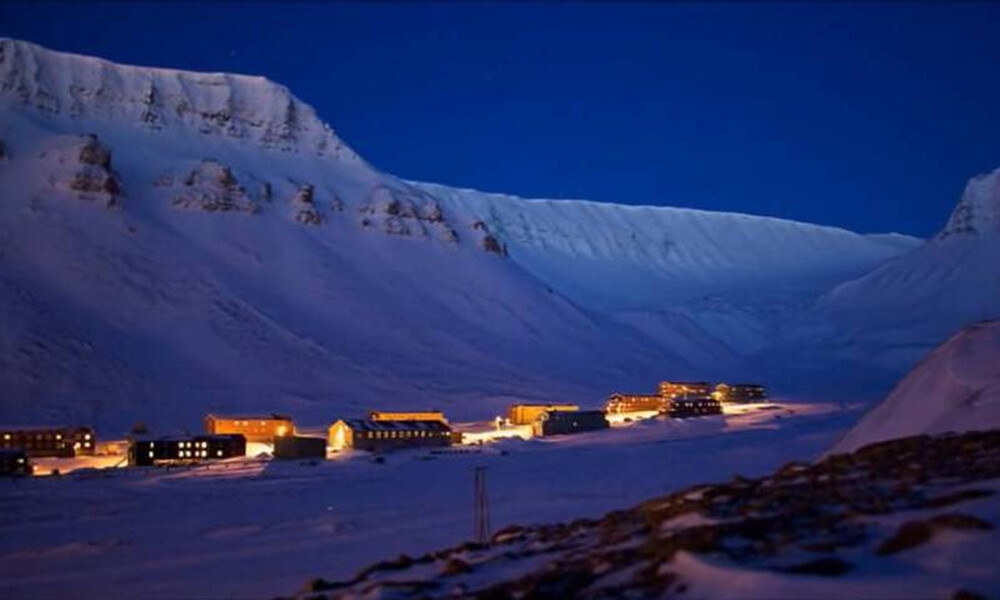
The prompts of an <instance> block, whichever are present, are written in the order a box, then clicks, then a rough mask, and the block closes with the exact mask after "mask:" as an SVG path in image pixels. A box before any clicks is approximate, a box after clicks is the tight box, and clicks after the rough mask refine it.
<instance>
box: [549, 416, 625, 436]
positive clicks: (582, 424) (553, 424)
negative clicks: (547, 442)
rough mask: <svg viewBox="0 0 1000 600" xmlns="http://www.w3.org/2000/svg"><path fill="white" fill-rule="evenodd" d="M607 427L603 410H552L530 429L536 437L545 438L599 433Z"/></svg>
mask: <svg viewBox="0 0 1000 600" xmlns="http://www.w3.org/2000/svg"><path fill="white" fill-rule="evenodd" d="M609 426H610V425H608V420H607V418H606V417H605V416H604V411H603V410H579V411H571V412H567V411H558V410H554V411H549V412H547V413H544V414H542V415H541V416H540V417H538V420H536V421H535V422H534V423H533V424H532V426H531V429H532V431H533V432H534V434H535V435H537V436H546V435H562V434H567V433H582V432H584V431H599V430H601V429H607V428H608V427H609Z"/></svg>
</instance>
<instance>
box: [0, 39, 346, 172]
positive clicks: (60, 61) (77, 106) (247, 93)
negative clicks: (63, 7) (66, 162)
mask: <svg viewBox="0 0 1000 600" xmlns="http://www.w3.org/2000/svg"><path fill="white" fill-rule="evenodd" d="M0 102H2V103H4V104H9V105H13V107H15V108H21V109H27V110H32V111H34V112H41V113H43V114H47V115H49V116H50V117H56V118H58V117H68V118H70V119H76V120H90V119H95V120H115V121H121V122H131V123H134V124H136V125H138V126H140V127H143V128H145V129H148V130H150V131H161V130H170V131H179V130H180V131H189V132H196V133H198V134H202V135H216V136H224V137H228V138H233V139H236V140H242V141H246V142H249V143H252V144H254V145H256V146H259V147H262V148H266V149H273V150H279V151H284V152H301V153H309V154H317V155H329V156H334V157H336V158H339V159H345V160H351V161H359V160H360V159H359V158H358V156H357V155H356V154H355V153H354V152H353V151H352V150H351V149H350V148H349V147H347V145H346V144H344V143H343V142H342V141H341V140H340V139H339V138H338V137H337V136H336V135H335V134H334V132H333V130H332V129H331V128H330V127H329V126H328V125H327V124H326V123H324V122H323V121H321V120H320V119H319V118H318V117H317V115H316V113H315V111H314V110H313V109H312V107H310V106H309V105H307V104H305V103H303V102H302V101H300V100H299V99H298V98H296V97H295V96H294V95H292V93H291V92H290V91H289V90H288V88H286V87H284V86H282V85H279V84H277V83H274V82H272V81H270V80H268V79H266V78H264V77H256V76H248V75H234V74H229V73H198V72H192V71H181V70H175V69H159V68H151V67H137V66H129V65H121V64H117V63H113V62H110V61H106V60H102V59H99V58H95V57H91V56H82V55H77V54H69V53H64V52H56V51H54V50H49V49H46V48H43V47H41V46H38V45H36V44H32V43H29V42H24V41H20V40H13V39H9V38H0Z"/></svg>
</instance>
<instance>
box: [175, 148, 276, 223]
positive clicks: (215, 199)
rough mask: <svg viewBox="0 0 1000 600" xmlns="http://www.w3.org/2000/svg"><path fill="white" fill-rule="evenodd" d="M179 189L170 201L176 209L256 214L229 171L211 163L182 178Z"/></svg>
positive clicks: (252, 201)
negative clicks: (178, 192)
mask: <svg viewBox="0 0 1000 600" xmlns="http://www.w3.org/2000/svg"><path fill="white" fill-rule="evenodd" d="M182 186H183V187H182V189H181V192H180V194H178V195H177V196H176V197H175V198H174V201H173V204H174V206H176V207H179V208H187V209H195V210H203V211H206V212H236V213H248V214H255V213H257V212H259V211H260V205H259V204H258V202H257V201H256V200H255V199H254V198H253V197H251V195H250V194H249V193H247V190H246V188H244V187H243V186H242V185H240V182H239V180H238V179H237V178H236V175H235V174H234V173H233V171H232V169H230V168H229V167H228V166H226V165H223V164H221V163H219V162H218V161H215V160H211V159H206V160H203V161H202V162H201V163H200V164H199V165H198V166H197V167H195V168H194V169H192V170H191V172H190V173H188V174H187V175H186V176H185V177H184V179H183V181H182Z"/></svg>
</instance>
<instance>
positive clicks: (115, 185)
mask: <svg viewBox="0 0 1000 600" xmlns="http://www.w3.org/2000/svg"><path fill="white" fill-rule="evenodd" d="M38 158H39V160H42V161H51V162H53V163H54V164H52V166H51V169H50V171H51V173H52V175H51V179H50V181H51V183H52V184H53V185H54V186H55V187H56V188H57V189H58V188H62V189H65V190H67V191H69V192H71V193H72V194H73V195H74V196H76V198H78V199H79V200H82V201H85V202H93V203H98V204H103V205H104V206H107V207H109V208H110V207H115V206H118V205H120V204H121V202H122V200H123V199H124V197H125V192H124V190H123V187H122V182H121V178H120V176H119V175H118V173H117V172H115V170H114V169H113V168H112V166H111V149H110V148H108V147H107V146H105V145H104V144H102V143H101V141H100V140H99V139H98V137H97V136H96V135H94V134H88V135H80V136H60V137H58V138H55V139H54V140H53V143H52V145H51V146H50V147H49V148H48V149H46V150H43V151H42V152H41V153H40V154H39V156H38Z"/></svg>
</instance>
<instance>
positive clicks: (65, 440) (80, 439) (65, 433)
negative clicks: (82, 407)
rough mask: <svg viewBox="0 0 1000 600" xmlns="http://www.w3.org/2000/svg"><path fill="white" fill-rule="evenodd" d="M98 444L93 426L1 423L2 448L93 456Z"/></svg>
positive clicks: (54, 454)
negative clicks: (36, 425)
mask: <svg viewBox="0 0 1000 600" xmlns="http://www.w3.org/2000/svg"><path fill="white" fill-rule="evenodd" d="M96 447H97V436H96V435H95V434H94V430H93V429H92V428H90V427H0V448H8V449H21V450H24V451H25V453H27V455H28V456H52V457H61V458H72V457H74V456H84V455H86V456H89V455H93V454H94V449H95V448H96Z"/></svg>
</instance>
